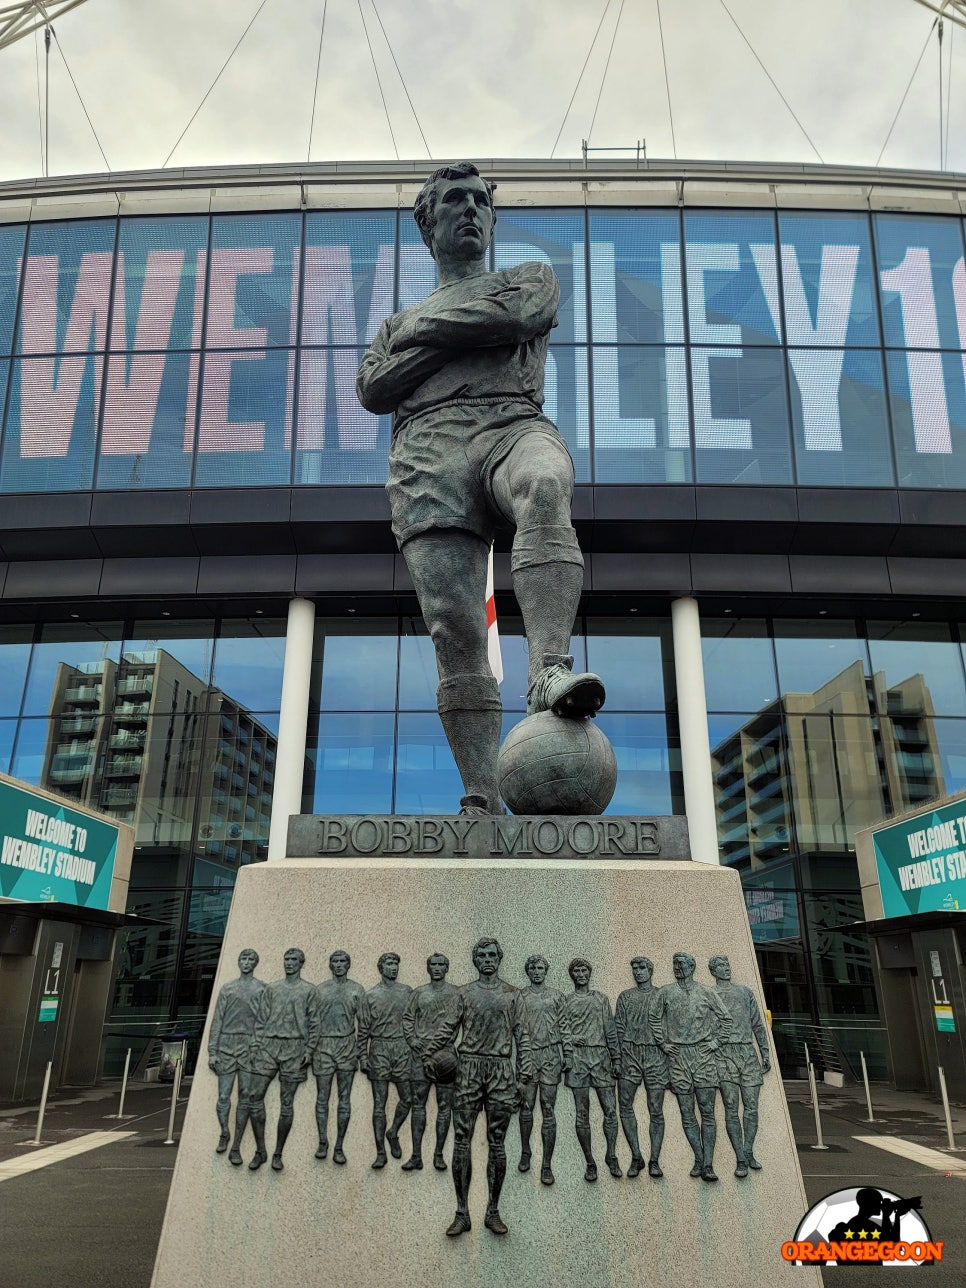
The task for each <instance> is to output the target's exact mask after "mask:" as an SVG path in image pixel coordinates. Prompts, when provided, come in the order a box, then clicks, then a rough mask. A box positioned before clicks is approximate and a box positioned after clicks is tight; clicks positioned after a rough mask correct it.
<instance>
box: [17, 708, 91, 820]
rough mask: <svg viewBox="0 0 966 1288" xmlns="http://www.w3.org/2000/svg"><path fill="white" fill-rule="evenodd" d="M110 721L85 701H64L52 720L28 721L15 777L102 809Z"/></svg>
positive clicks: (23, 726) (23, 725)
mask: <svg viewBox="0 0 966 1288" xmlns="http://www.w3.org/2000/svg"><path fill="white" fill-rule="evenodd" d="M105 732H106V722H105V720H104V718H103V716H101V715H95V714H91V713H90V711H89V709H87V708H84V707H82V706H80V705H79V704H75V703H71V702H69V701H65V702H64V703H61V704H59V706H58V709H57V711H56V714H55V715H54V716H53V717H52V718H51V719H50V720H44V719H31V720H22V721H21V723H20V729H19V731H18V734H17V742H16V747H15V750H14V756H13V771H12V772H13V775H14V777H15V778H22V779H23V780H24V782H28V783H34V784H36V785H37V786H38V787H45V788H46V789H47V790H48V791H51V792H56V793H57V794H58V795H59V796H64V797H66V798H67V799H68V800H72V801H76V802H77V803H78V804H79V805H86V806H89V807H91V808H93V809H100V795H101V781H102V775H103V769H104V759H105V754H106V747H105Z"/></svg>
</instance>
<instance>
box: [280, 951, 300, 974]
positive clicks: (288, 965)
mask: <svg viewBox="0 0 966 1288" xmlns="http://www.w3.org/2000/svg"><path fill="white" fill-rule="evenodd" d="M282 965H283V966H284V967H285V974H286V975H297V974H298V972H299V971H300V970H301V969H302V967H303V966H304V965H305V953H303V952H302V950H301V948H286V950H285V953H284V955H283V957H282Z"/></svg>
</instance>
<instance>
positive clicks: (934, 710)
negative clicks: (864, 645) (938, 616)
mask: <svg viewBox="0 0 966 1288" xmlns="http://www.w3.org/2000/svg"><path fill="white" fill-rule="evenodd" d="M869 652H870V654H871V656H872V674H873V684H874V687H875V694H876V699H877V701H878V704H879V710H880V712H881V713H882V714H883V715H884V716H896V717H897V718H898V717H901V718H903V719H906V718H909V719H912V720H918V719H921V718H923V717H928V716H932V715H939V716H962V715H966V682H964V678H963V659H962V654H961V652H960V647H959V645H958V644H955V643H954V642H953V641H952V640H951V639H950V631H949V627H948V626H945V625H940V624H935V625H933V624H930V623H927V622H869Z"/></svg>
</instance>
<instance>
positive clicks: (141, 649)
mask: <svg viewBox="0 0 966 1288" xmlns="http://www.w3.org/2000/svg"><path fill="white" fill-rule="evenodd" d="M214 638H215V623H214V621H213V620H211V619H205V618H201V619H199V620H197V621H195V620H187V621H177V620H176V619H173V618H162V619H161V620H159V621H149V620H143V619H142V620H140V621H136V622H135V623H134V627H133V630H132V633H131V635H130V637H129V638H126V639H125V641H124V656H125V657H129V656H132V655H137V654H144V653H152V652H153V653H156V654H163V655H164V658H165V659H166V661H167V664H168V665H171V664H173V665H176V666H177V665H180V666H182V667H184V668H185V670H186V671H187V672H188V673H189V675H190V677H191V682H194V681H197V682H198V683H199V684H201V685H202V686H205V685H208V684H209V683H210V682H211V657H212V651H213V649H214Z"/></svg>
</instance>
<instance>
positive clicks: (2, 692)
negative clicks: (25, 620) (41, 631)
mask: <svg viewBox="0 0 966 1288" xmlns="http://www.w3.org/2000/svg"><path fill="white" fill-rule="evenodd" d="M32 639H33V628H32V627H30V626H0V716H15V715H18V714H19V712H20V703H21V701H22V699H23V687H24V680H25V679H26V676H27V663H28V662H29V660H30V642H31V640H32Z"/></svg>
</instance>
